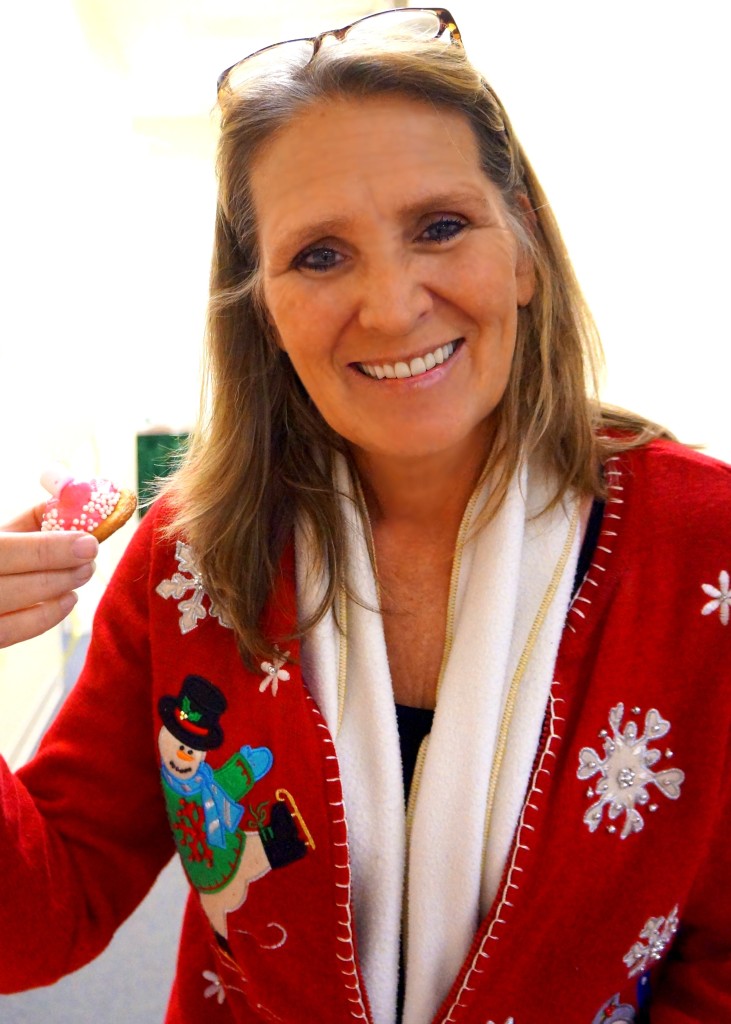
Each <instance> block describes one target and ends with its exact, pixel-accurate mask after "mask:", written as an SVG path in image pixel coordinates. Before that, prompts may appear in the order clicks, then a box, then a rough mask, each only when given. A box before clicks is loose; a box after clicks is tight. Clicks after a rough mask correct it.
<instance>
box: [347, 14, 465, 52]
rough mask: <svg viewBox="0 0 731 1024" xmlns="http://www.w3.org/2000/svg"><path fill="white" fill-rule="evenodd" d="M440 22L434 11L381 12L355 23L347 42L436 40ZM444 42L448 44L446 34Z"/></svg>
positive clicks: (448, 39)
mask: <svg viewBox="0 0 731 1024" xmlns="http://www.w3.org/2000/svg"><path fill="white" fill-rule="evenodd" d="M441 24H442V23H441V21H440V20H439V16H438V15H437V14H435V13H434V11H420V10H396V11H383V12H382V13H381V14H378V15H375V16H374V17H370V18H364V19H363V20H362V21H357V22H356V23H355V24H354V25H352V26H351V28H350V29H349V30H348V36H347V38H348V42H352V43H356V44H357V43H368V42H369V41H373V42H376V43H377V42H378V40H382V39H383V38H384V36H385V37H389V36H390V37H393V38H394V39H400V38H403V39H407V40H410V41H412V42H413V41H415V40H416V41H419V40H424V41H425V42H428V41H430V40H432V39H436V38H437V36H438V35H439V32H440V29H441ZM446 42H450V38H449V33H446Z"/></svg>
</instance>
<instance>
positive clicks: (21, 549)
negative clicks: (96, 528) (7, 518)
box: [0, 530, 99, 578]
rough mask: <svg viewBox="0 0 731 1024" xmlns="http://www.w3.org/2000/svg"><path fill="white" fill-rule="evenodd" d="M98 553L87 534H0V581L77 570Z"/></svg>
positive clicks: (97, 543) (93, 540) (92, 538)
mask: <svg viewBox="0 0 731 1024" xmlns="http://www.w3.org/2000/svg"><path fill="white" fill-rule="evenodd" d="M98 550H99V541H98V540H97V539H96V537H92V536H91V535H90V534H88V533H72V532H70V531H69V532H66V531H64V530H58V531H55V530H54V531H49V532H48V533H14V532H10V533H0V578H1V577H2V576H3V575H14V574H15V573H27V572H47V571H48V570H53V569H72V568H76V567H78V566H79V565H80V564H81V563H83V562H90V561H91V560H92V559H93V558H96V554H97V551H98Z"/></svg>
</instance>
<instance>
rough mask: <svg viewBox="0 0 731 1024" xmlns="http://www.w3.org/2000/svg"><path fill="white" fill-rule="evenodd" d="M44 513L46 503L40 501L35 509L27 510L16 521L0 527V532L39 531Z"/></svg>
mask: <svg viewBox="0 0 731 1024" xmlns="http://www.w3.org/2000/svg"><path fill="white" fill-rule="evenodd" d="M45 511H46V503H45V502H44V501H42V502H41V503H40V505H36V506H35V508H29V509H28V511H27V512H23V513H22V515H19V516H18V517H17V519H13V520H12V521H11V522H9V523H8V524H7V526H0V530H1V531H3V532H6V533H10V532H12V533H33V532H34V531H36V530H40V528H41V523H42V521H43V513H44V512H45Z"/></svg>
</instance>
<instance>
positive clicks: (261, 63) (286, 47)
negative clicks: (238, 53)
mask: <svg viewBox="0 0 731 1024" xmlns="http://www.w3.org/2000/svg"><path fill="white" fill-rule="evenodd" d="M313 53H314V43H313V40H311V39H293V40H292V41H291V42H287V43H275V44H274V46H267V47H266V49H264V50H259V52H258V53H253V54H252V55H251V56H250V57H246V58H244V60H242V61H239V63H238V64H234V66H233V67H232V68H231V69H230V70H229V71H228V72H226V73H225V74H224V76H223V80H222V82H221V87H223V88H225V89H229V90H231V91H232V92H240V91H242V90H245V89H246V87H247V85H248V84H249V83H250V82H253V81H258V82H260V81H261V80H262V79H264V80H267V79H268V80H269V81H274V80H276V79H277V78H278V77H279V76H282V77H283V78H285V77H286V76H287V74H288V72H289V71H291V70H292V68H301V67H303V66H304V65H305V64H307V63H308V62H309V61H310V60H311V59H312V54H313Z"/></svg>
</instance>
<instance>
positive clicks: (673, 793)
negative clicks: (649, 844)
mask: <svg viewBox="0 0 731 1024" xmlns="http://www.w3.org/2000/svg"><path fill="white" fill-rule="evenodd" d="M634 710H635V711H636V712H637V713H639V709H634ZM623 717H624V704H617V706H616V707H614V708H612V710H611V711H610V713H609V724H610V726H611V727H612V735H610V734H609V733H608V732H607V730H606V729H603V730H602V732H601V734H600V735H602V736H603V737H604V757H601V756H600V755H599V754H598V753H597V752H596V750H594V749H593V747H584V748H583V749H582V750H581V751H580V752H579V770H578V772H577V775H578V777H579V778H580V779H582V780H584V779H590V778H592V777H593V776H594V775H597V774H598V775H600V776H601V777H600V779H599V781H598V782H597V783H596V785H595V787H594V790H593V791H592V790H590V791H589V792H590V796H592V797H597V798H598V799H597V800H596V801H595V803H593V804H592V805H591V807H589V809H588V810H587V812H586V814H585V815H584V822H585V823H586V825H587V826H588V827H589V831H591V832H595V831H596V830H597V828H598V827H599V825H600V823H601V821H602V818H603V815H604V811H605V810H606V811H607V815H608V817H609V819H610V821H614V820H616V819H617V818H619V816H620V815H622V814H624V815H625V819H624V824H623V827H622V832H621V837H622V839H626V837H627V836H628V835H630V834H631V833H633V832H639V831H640V830H641V829H642V828H643V827H644V824H645V822H644V818H643V817H642V815H641V814H640V812H639V810H638V806H643V805H644V804H647V803H648V802H649V800H650V795H649V793H648V792H647V787H648V786H649V785H654V786H657V788H658V789H659V790H660V792H661V793H663V794H664V795H665V796H666V797H668V798H669V799H671V800H677V798H678V797H679V796H680V787H681V785H682V783H683V780H684V778H685V775H684V773H683V772H682V771H680V769H679V768H668V769H665V770H663V771H659V772H655V771H653V770H652V768H653V765H655V764H657V762H658V761H659V760H660V758H661V757H662V753H661V752H660V751H659V750H657V749H656V748H653V747H651V746H650V744H651V742H652V741H653V740H658V739H661V738H662V737H663V736H665V735H666V733H667V732H668V731H669V729H670V722H667V721H665V719H663V718H662V717H661V716H660V714H659V712H658V711H656V710H655V709H654V708H651V709H650V710H649V711H648V712H647V714H646V715H645V728H644V732H643V733H642V735H639V731H638V727H637V723H636V722H633V721H630V722H628V723H627V724H626V726H625V728H624V729H622V718H623ZM655 807H656V805H654V804H653V805H652V806H651V807H650V810H654V809H655ZM608 831H610V832H616V831H617V830H616V827H615V826H614V825H609V826H608Z"/></svg>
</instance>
